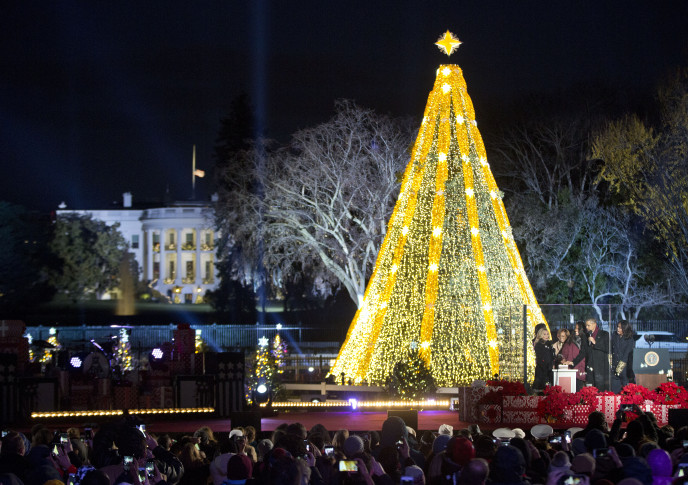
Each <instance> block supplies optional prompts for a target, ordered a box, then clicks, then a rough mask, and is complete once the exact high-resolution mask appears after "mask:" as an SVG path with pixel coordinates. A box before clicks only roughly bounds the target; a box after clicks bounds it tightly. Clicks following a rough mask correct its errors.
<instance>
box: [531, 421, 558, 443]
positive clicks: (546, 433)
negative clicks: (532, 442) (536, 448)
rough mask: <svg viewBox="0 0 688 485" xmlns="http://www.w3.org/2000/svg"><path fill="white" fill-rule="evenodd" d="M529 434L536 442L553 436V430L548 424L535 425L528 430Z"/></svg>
mask: <svg viewBox="0 0 688 485" xmlns="http://www.w3.org/2000/svg"><path fill="white" fill-rule="evenodd" d="M530 434H531V435H532V436H533V438H535V439H536V440H544V439H547V438H549V437H550V436H552V435H553V434H554V429H552V427H551V426H550V425H549V424H536V425H535V426H533V427H532V428H530Z"/></svg>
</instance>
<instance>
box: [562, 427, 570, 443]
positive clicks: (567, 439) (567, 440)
mask: <svg viewBox="0 0 688 485" xmlns="http://www.w3.org/2000/svg"><path fill="white" fill-rule="evenodd" d="M564 440H565V441H566V442H567V443H568V444H571V431H568V430H567V431H564Z"/></svg>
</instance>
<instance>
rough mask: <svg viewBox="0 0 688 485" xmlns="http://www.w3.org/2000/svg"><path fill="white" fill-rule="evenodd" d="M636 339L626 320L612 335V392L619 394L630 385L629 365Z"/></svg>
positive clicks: (617, 326)
mask: <svg viewBox="0 0 688 485" xmlns="http://www.w3.org/2000/svg"><path fill="white" fill-rule="evenodd" d="M634 348H635V339H634V338H633V329H632V328H631V324H630V323H628V322H627V321H626V320H621V321H620V322H619V323H618V324H617V325H616V332H615V333H614V335H612V392H614V394H618V393H619V392H621V389H623V387H624V386H625V385H626V384H628V365H629V363H630V362H631V356H632V355H633V349H634Z"/></svg>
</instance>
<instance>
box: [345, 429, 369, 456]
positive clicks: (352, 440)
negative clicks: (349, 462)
mask: <svg viewBox="0 0 688 485" xmlns="http://www.w3.org/2000/svg"><path fill="white" fill-rule="evenodd" d="M342 448H343V450H344V454H345V455H346V456H347V457H349V458H351V457H352V456H354V455H355V454H356V453H360V452H362V451H363V449H364V446H363V440H362V439H361V437H360V436H356V435H355V434H352V435H351V436H349V437H348V438H347V439H346V440H344V445H343V446H342Z"/></svg>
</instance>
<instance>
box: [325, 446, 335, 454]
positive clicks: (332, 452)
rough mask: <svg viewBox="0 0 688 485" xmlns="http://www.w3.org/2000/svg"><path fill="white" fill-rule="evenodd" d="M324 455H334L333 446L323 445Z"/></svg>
mask: <svg viewBox="0 0 688 485" xmlns="http://www.w3.org/2000/svg"><path fill="white" fill-rule="evenodd" d="M325 455H326V456H332V455H334V446H326V447H325Z"/></svg>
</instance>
